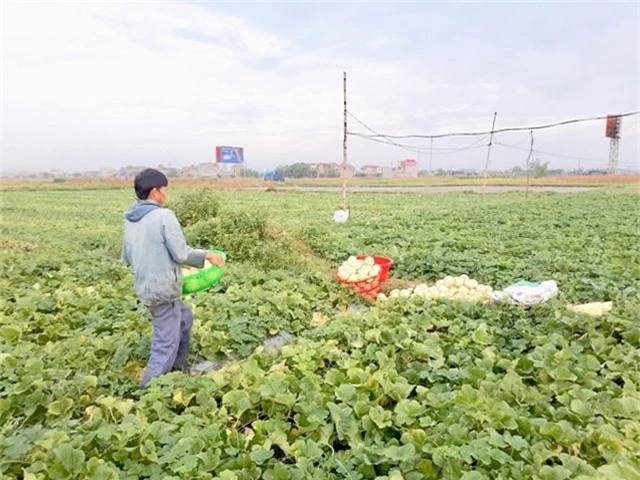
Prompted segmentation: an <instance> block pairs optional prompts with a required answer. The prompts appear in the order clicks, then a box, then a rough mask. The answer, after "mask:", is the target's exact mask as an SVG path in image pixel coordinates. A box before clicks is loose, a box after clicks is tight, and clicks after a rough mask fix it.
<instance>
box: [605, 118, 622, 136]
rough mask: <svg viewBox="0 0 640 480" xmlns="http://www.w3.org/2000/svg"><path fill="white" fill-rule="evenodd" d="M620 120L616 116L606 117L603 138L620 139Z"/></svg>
mask: <svg viewBox="0 0 640 480" xmlns="http://www.w3.org/2000/svg"><path fill="white" fill-rule="evenodd" d="M621 123H622V118H620V117H618V116H616V115H607V126H606V128H605V132H604V134H605V136H606V137H607V138H620V124H621Z"/></svg>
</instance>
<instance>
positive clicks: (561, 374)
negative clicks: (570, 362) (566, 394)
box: [549, 366, 578, 382]
mask: <svg viewBox="0 0 640 480" xmlns="http://www.w3.org/2000/svg"><path fill="white" fill-rule="evenodd" d="M549 374H550V375H551V377H552V378H554V379H555V380H566V381H569V382H574V381H576V380H577V379H578V377H577V376H576V375H575V374H574V373H573V372H572V371H571V370H569V369H568V368H567V367H564V366H562V367H558V368H555V369H553V370H551V371H550V372H549Z"/></svg>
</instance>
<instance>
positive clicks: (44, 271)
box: [0, 186, 640, 480]
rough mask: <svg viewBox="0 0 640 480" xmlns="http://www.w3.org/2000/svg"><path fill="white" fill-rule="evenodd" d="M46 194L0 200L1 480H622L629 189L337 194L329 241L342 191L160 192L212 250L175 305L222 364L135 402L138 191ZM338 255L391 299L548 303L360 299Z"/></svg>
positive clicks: (635, 430) (633, 196) (627, 420)
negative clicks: (368, 266)
mask: <svg viewBox="0 0 640 480" xmlns="http://www.w3.org/2000/svg"><path fill="white" fill-rule="evenodd" d="M58 187H59V188H56V189H26V188H17V187H16V188H10V189H9V188H6V189H4V190H2V191H1V192H0V193H1V195H2V220H1V236H0V268H1V272H2V276H1V279H0V282H1V283H0V286H1V288H0V479H2V480H4V479H25V480H37V479H56V480H62V479H65V480H66V479H90V480H112V479H113V480H115V479H126V480H133V479H153V480H163V479H164V480H174V479H175V480H177V479H198V480H213V479H219V480H236V479H237V480H258V479H265V480H288V479H291V480H298V479H299V480H306V479H350V480H365V479H366V480H369V479H371V480H373V479H380V480H382V479H388V480H401V479H405V480H419V479H447V480H480V479H503V480H507V479H541V480H564V479H591V478H593V479H608V480H609V479H630V480H633V479H640V390H639V389H640V366H639V365H640V285H639V284H640V232H639V228H640V220H639V212H640V196H638V195H637V191H634V189H632V188H628V187H614V186H609V187H596V188H593V189H591V190H590V191H588V192H584V193H567V194H556V193H535V194H530V195H528V196H525V195H524V194H523V193H503V194H495V195H488V196H487V197H486V198H485V199H484V200H483V199H482V197H481V196H479V195H475V194H472V193H464V192H461V193H444V194H425V195H421V194H411V195H408V194H398V193H384V194H383V193H362V194H353V195H351V196H350V198H349V203H350V206H351V209H352V219H351V221H350V222H348V223H346V224H334V223H333V222H332V221H331V216H332V214H333V211H334V210H335V209H336V207H338V206H339V203H340V196H339V194H336V193H309V192H277V191H259V190H255V191H242V190H224V191H215V190H214V188H213V187H210V188H209V189H208V190H206V191H200V190H196V189H195V188H189V187H187V186H182V187H180V188H176V189H170V193H169V206H170V207H172V208H174V209H175V211H176V212H177V214H178V217H179V218H180V220H181V222H182V224H183V226H184V231H185V234H186V235H187V238H188V240H189V242H190V243H191V244H192V245H194V246H202V247H210V248H215V247H217V248H220V249H222V250H224V251H226V252H227V255H228V263H227V267H226V268H225V275H224V277H223V279H222V282H221V283H220V284H218V285H217V286H215V287H214V288H212V289H211V290H209V291H205V292H200V293H198V294H194V295H193V296H191V297H188V298H187V299H186V301H187V302H188V303H189V304H190V305H191V306H192V308H193V310H194V313H195V317H196V324H195V326H194V330H193V341H192V350H191V359H190V360H191V363H192V364H197V363H198V362H200V361H202V360H217V361H227V363H226V364H225V365H224V366H223V367H222V368H219V369H216V370H212V371H209V372H207V373H204V374H200V375H187V374H184V373H179V372H175V373H171V374H168V375H165V376H163V377H160V378H158V379H156V380H154V381H153V382H152V383H151V385H150V387H149V388H148V389H147V390H145V391H141V390H140V389H139V387H138V385H139V381H140V378H141V375H142V372H143V369H144V366H145V363H146V360H147V358H148V354H149V348H150V334H151V321H150V318H149V317H148V314H147V311H146V309H145V308H144V307H143V306H142V305H141V304H139V303H138V301H137V298H136V295H135V292H134V289H133V276H132V273H131V271H130V270H129V268H128V267H126V266H125V265H124V264H123V263H121V262H120V248H121V242H122V234H123V212H124V210H125V209H126V208H127V206H128V205H129V204H130V203H131V202H132V201H133V189H131V188H126V189H125V188H119V187H112V188H101V187H100V186H95V187H94V188H66V189H65V188H62V187H60V186H58ZM356 254H367V255H373V254H375V255H383V256H386V257H390V258H392V259H393V261H394V267H393V269H392V270H391V274H390V279H389V280H388V285H389V286H393V285H400V286H402V285H405V284H411V283H428V284H433V283H435V282H436V281H437V280H439V279H442V278H443V277H445V276H447V275H452V276H458V275H463V274H465V275H468V276H469V277H470V278H472V279H474V280H476V281H477V282H480V283H481V284H483V285H490V286H491V287H493V289H495V290H500V289H502V288H505V287H507V286H508V285H510V284H512V283H514V282H516V281H518V280H522V279H525V280H531V281H542V280H555V281H556V282H557V284H558V289H559V294H558V296H557V297H556V298H553V299H551V300H550V301H548V302H546V303H543V304H539V305H534V306H531V307H523V306H518V305H511V304H509V303H474V302H467V301H457V300H455V299H440V300H437V301H435V300H427V299H424V298H390V299H389V300H387V301H384V302H382V301H372V300H368V299H365V298H362V297H359V296H357V295H356V294H355V293H353V292H352V291H351V290H349V289H348V288H346V287H345V286H342V285H340V284H339V283H338V282H337V281H336V272H337V270H338V267H339V266H340V265H341V264H342V262H344V261H345V260H346V259H347V258H348V257H349V256H350V255H356ZM389 288H390V287H389ZM604 301H611V302H613V308H612V310H611V311H610V312H608V313H605V314H604V315H602V316H599V317H594V316H589V315H585V314H579V313H575V312H573V311H571V310H569V309H568V306H569V305H574V304H580V303H587V302H604ZM279 332H288V333H290V334H292V335H294V336H295V340H294V341H293V342H291V343H289V344H287V345H285V346H283V347H282V348H280V349H271V348H266V347H265V346H264V345H263V342H264V341H265V339H267V338H269V337H272V336H274V335H277V334H278V333H279Z"/></svg>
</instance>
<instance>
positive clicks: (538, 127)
mask: <svg viewBox="0 0 640 480" xmlns="http://www.w3.org/2000/svg"><path fill="white" fill-rule="evenodd" d="M638 113H640V112H628V113H622V114H619V115H613V116H615V117H630V116H633V115H638ZM349 115H351V116H352V117H353V118H354V119H355V120H356V121H358V123H361V124H362V125H363V126H365V128H367V129H368V130H370V131H371V132H373V133H374V135H367V134H358V136H361V137H370V138H380V137H382V138H386V139H387V140H390V141H393V139H407V138H427V139H430V138H445V137H470V136H471V137H473V136H480V135H490V134H491V131H484V132H452V133H440V134H436V135H423V134H414V135H391V134H386V133H379V132H376V131H375V130H373V129H372V128H370V127H369V126H367V125H366V124H365V123H364V122H361V121H360V120H358V119H357V118H356V117H355V116H354V115H353V114H352V113H350V112H349ZM608 116H609V115H601V116H597V117H586V118H572V119H570V120H563V121H561V122H555V123H547V124H543V125H532V126H527V127H506V128H500V129H497V130H495V131H494V132H493V133H494V134H497V133H506V132H520V131H526V130H543V129H547V128H554V127H560V126H563V125H571V124H575V123H582V122H591V121H594V120H605V119H606V118H607V117H608ZM349 134H350V135H355V134H356V132H349Z"/></svg>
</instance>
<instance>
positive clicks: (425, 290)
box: [378, 275, 493, 302]
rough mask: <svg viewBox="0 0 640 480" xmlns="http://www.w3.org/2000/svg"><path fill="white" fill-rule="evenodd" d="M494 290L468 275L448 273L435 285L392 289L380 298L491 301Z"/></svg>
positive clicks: (379, 297)
mask: <svg viewBox="0 0 640 480" xmlns="http://www.w3.org/2000/svg"><path fill="white" fill-rule="evenodd" d="M492 291H493V289H492V288H491V287H490V286H489V285H482V284H481V283H478V281H476V280H474V279H472V278H469V277H468V276H467V275H460V276H459V277H452V276H451V275H447V276H446V277H445V278H443V279H441V280H438V281H437V282H436V284H435V285H433V286H429V285H427V284H425V283H423V284H420V285H416V286H415V287H413V288H404V289H397V290H392V291H391V292H390V293H389V297H387V296H386V295H385V294H384V293H380V294H379V295H378V300H387V299H388V298H409V297H418V298H424V299H426V300H434V301H436V300H442V299H449V300H460V301H465V302H489V301H491V292H492Z"/></svg>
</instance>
